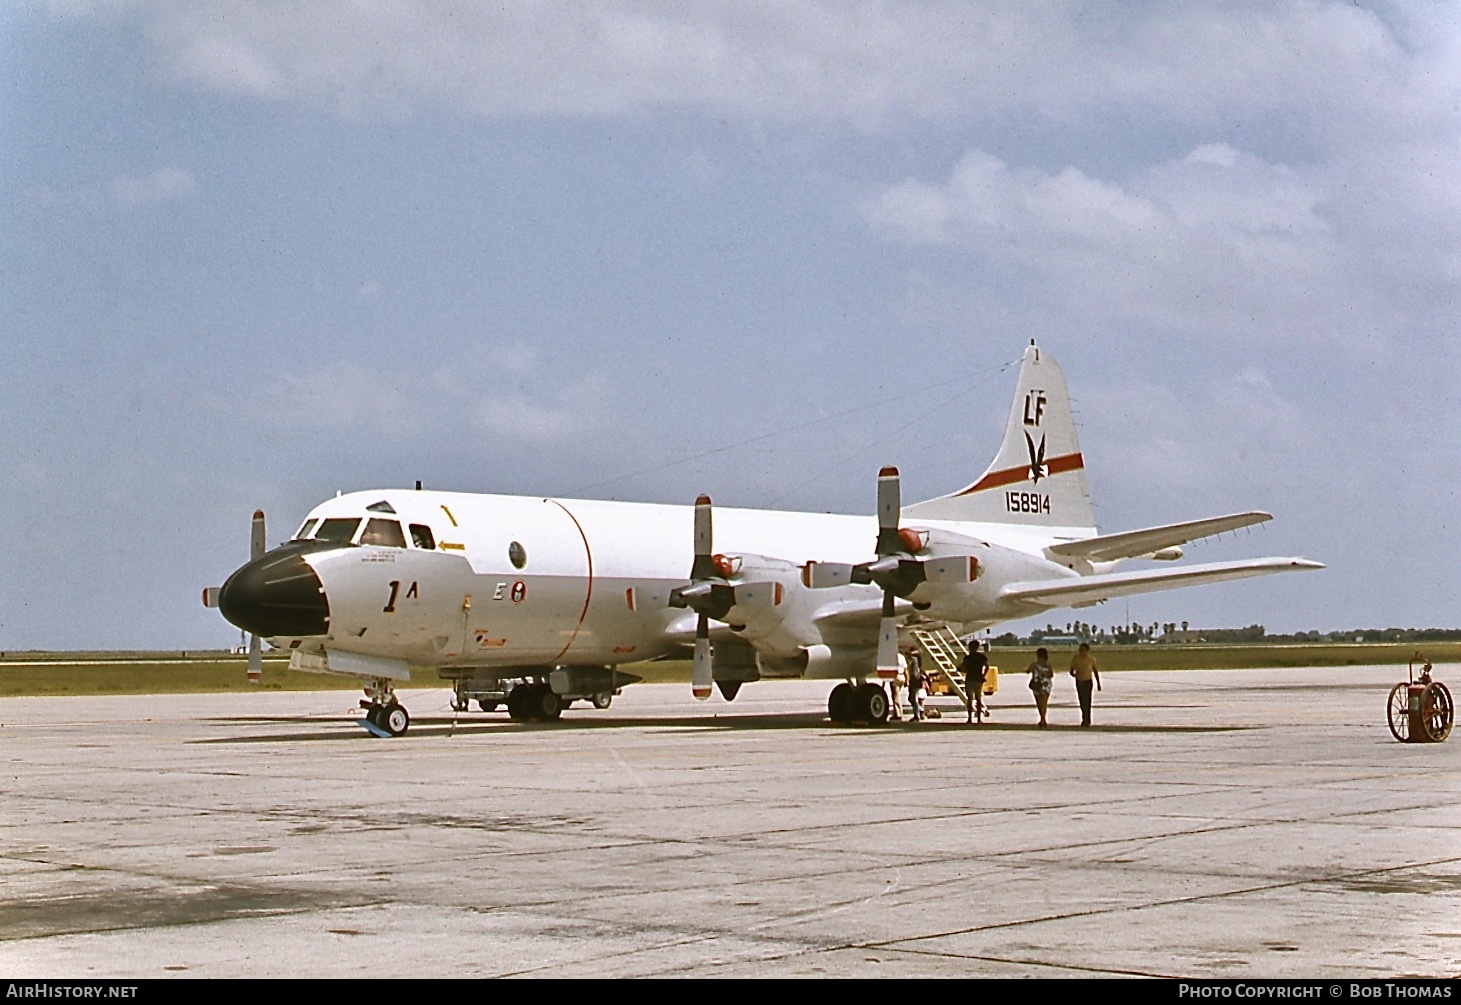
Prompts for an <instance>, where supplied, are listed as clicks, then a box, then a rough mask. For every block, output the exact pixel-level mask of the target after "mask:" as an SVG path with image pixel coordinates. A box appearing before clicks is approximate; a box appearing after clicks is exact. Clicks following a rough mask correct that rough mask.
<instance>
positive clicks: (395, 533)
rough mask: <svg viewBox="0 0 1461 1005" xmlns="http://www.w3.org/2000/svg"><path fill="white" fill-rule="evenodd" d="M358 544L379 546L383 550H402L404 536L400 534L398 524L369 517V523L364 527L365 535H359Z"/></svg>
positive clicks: (404, 543) (393, 521)
mask: <svg viewBox="0 0 1461 1005" xmlns="http://www.w3.org/2000/svg"><path fill="white" fill-rule="evenodd" d="M360 543H361V544H375V545H380V546H381V547H383V548H404V547H406V535H405V534H402V533H401V525H400V523H399V522H397V521H395V520H383V519H381V518H380V517H371V519H370V522H369V523H367V524H366V525H365V533H364V534H361V535H360Z"/></svg>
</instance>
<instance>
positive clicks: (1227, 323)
mask: <svg viewBox="0 0 1461 1005" xmlns="http://www.w3.org/2000/svg"><path fill="white" fill-rule="evenodd" d="M1448 173H1449V172H1448ZM1382 174H1383V175H1385V177H1384V178H1383V179H1382V178H1381V177H1380V175H1382ZM1414 175H1415V176H1414V177H1413V178H1410V179H1407V177H1406V175H1405V173H1404V172H1391V171H1386V170H1384V169H1382V168H1379V167H1377V165H1376V164H1375V163H1373V162H1372V161H1370V160H1365V159H1355V160H1352V161H1342V162H1334V163H1328V164H1322V165H1297V166H1294V165H1286V164H1278V163H1271V162H1268V161H1265V160H1263V159H1261V158H1259V157H1256V156H1253V155H1251V154H1245V153H1242V152H1240V151H1238V150H1235V149H1233V148H1232V147H1230V146H1226V145H1223V144H1205V145H1202V146H1199V147H1198V148H1196V149H1195V150H1193V151H1192V152H1191V153H1190V154H1188V155H1187V156H1185V157H1180V158H1176V159H1173V160H1169V161H1164V162H1161V163H1157V164H1153V165H1149V166H1147V167H1145V168H1141V169H1138V170H1137V171H1135V172H1134V173H1133V174H1132V176H1131V177H1130V178H1128V179H1126V180H1124V181H1122V182H1120V183H1115V182H1109V181H1103V180H1100V179H1097V178H1093V177H1091V176H1089V175H1087V174H1085V173H1084V172H1082V171H1081V170H1079V169H1078V168H1075V167H1066V168H1064V169H1062V170H1059V171H1055V172H1047V171H1042V170H1036V169H1030V168H1017V167H1012V166H1011V165H1009V164H1006V163H1005V162H1004V161H1002V160H1000V159H998V158H995V157H993V156H991V155H989V154H987V153H984V152H982V151H978V150H975V151H971V152H970V153H968V154H966V155H965V156H964V157H963V159H962V160H961V161H960V162H959V164H958V165H957V166H956V167H955V168H954V170H953V171H952V173H951V174H950V176H949V177H948V179H947V180H946V181H944V182H942V183H930V182H925V181H919V180H909V181H905V182H902V183H900V184H896V185H892V186H889V187H887V188H885V189H883V190H881V191H879V192H876V193H874V194H873V195H872V196H871V197H870V198H869V199H867V200H866V202H865V203H864V205H863V214H864V216H865V218H866V219H867V220H868V222H869V223H870V224H871V225H872V226H873V227H874V228H875V230H877V231H878V232H879V233H881V234H883V235H884V236H885V237H888V238H889V239H892V240H897V241H902V242H907V243H910V244H925V245H927V244H934V245H948V246H953V247H957V248H961V249H964V250H966V251H967V252H969V253H972V254H973V255H975V256H977V257H980V258H982V259H985V260H987V261H989V262H997V263H1000V264H1008V263H1014V264H1016V265H1018V266H1020V267H1021V268H1022V269H1023V271H1024V274H1025V275H1026V276H1027V277H1029V278H1030V280H1031V281H1032V282H1033V283H1034V284H1035V286H1036V289H1037V290H1038V293H1039V297H1040V298H1041V299H1043V300H1048V301H1053V302H1056V303H1059V304H1061V305H1062V306H1063V308H1064V311H1065V312H1066V313H1067V314H1068V315H1070V316H1078V317H1082V318H1087V319H1096V320H1099V321H1102V322H1111V323H1117V324H1128V323H1132V322H1135V323H1139V324H1142V325H1145V326H1149V327H1150V328H1152V329H1155V330H1161V331H1176V332H1182V333H1187V334H1198V335H1209V336H1218V337H1221V338H1224V339H1240V340H1245V341H1246V340H1258V341H1269V340H1273V339H1282V340H1285V341H1287V340H1293V339H1299V340H1307V341H1322V342H1337V343H1339V344H1342V345H1347V346H1350V347H1351V348H1355V347H1360V346H1364V345H1366V344H1367V343H1370V342H1373V341H1375V340H1379V341H1382V342H1383V341H1387V340H1391V339H1398V338H1404V337H1410V336H1413V335H1414V334H1415V333H1416V331H1417V330H1418V329H1419V330H1422V331H1427V332H1430V333H1436V332H1439V331H1443V330H1445V329H1447V328H1448V327H1449V326H1451V324H1452V322H1454V321H1455V320H1457V316H1456V311H1457V309H1458V308H1457V306H1456V305H1455V304H1454V303H1453V302H1452V299H1451V298H1449V297H1447V296H1445V295H1444V291H1445V289H1446V288H1447V287H1448V286H1449V284H1450V283H1451V282H1453V281H1454V278H1455V275H1456V270H1457V263H1458V257H1457V255H1456V253H1455V252H1454V251H1453V252H1449V253H1447V252H1444V251H1442V250H1441V249H1447V248H1450V249H1454V248H1457V247H1461V204H1458V201H1457V197H1456V195H1455V194H1454V193H1453V192H1450V191H1446V192H1442V191H1440V190H1438V189H1437V188H1436V183H1435V179H1434V178H1433V177H1432V176H1429V175H1421V174H1420V173H1414ZM1438 252H1440V253H1439V254H1438ZM1383 263H1393V264H1392V265H1390V266H1389V268H1387V269H1386V270H1385V272H1387V273H1389V274H1388V275H1377V272H1376V267H1377V265H1380V264H1383ZM1400 274H1404V275H1405V281H1404V282H1403V283H1399V284H1397V283H1396V282H1395V281H1394V279H1395V277H1396V276H1398V275H1400Z"/></svg>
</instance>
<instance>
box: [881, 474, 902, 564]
mask: <svg viewBox="0 0 1461 1005" xmlns="http://www.w3.org/2000/svg"><path fill="white" fill-rule="evenodd" d="M902 499H903V489H902V486H901V484H900V482H899V480H898V469H897V468H895V467H891V466H889V467H886V468H883V469H882V470H881V471H879V472H878V546H877V553H878V556H879V557H882V556H883V555H896V554H898V553H900V552H902V551H903V544H902V542H901V541H900V540H899V538H898V520H899V518H900V517H901V516H902V514H903V504H902Z"/></svg>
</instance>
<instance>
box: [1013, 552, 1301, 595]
mask: <svg viewBox="0 0 1461 1005" xmlns="http://www.w3.org/2000/svg"><path fill="white" fill-rule="evenodd" d="M1322 568H1324V565H1323V563H1321V562H1311V561H1309V560H1308V559H1304V558H1252V559H1247V560H1244V561H1240V562H1210V563H1208V564H1206V565H1189V566H1184V567H1183V568H1180V569H1152V570H1150V571H1145V570H1144V571H1141V572H1112V573H1106V574H1103V575H1099V576H1079V577H1073V578H1070V579H1054V580H1043V581H1041V582H1036V583H1011V584H1009V585H1008V586H1005V587H1002V588H1001V589H1000V591H999V597H1000V599H1001V600H1017V601H1024V602H1028V603H1031V604H1038V605H1040V606H1042V607H1080V606H1084V605H1086V604H1094V603H1096V602H1097V601H1101V600H1110V599H1111V598H1112V597H1130V596H1133V595H1135V594H1138V593H1155V592H1157V591H1159V590H1173V589H1176V588H1177V587H1179V586H1197V585H1199V584H1202V583H1221V582H1223V581H1225V580H1229V579H1247V578H1249V577H1250V576H1266V575H1268V574H1270V573H1274V572H1294V571H1298V570H1300V569H1322Z"/></svg>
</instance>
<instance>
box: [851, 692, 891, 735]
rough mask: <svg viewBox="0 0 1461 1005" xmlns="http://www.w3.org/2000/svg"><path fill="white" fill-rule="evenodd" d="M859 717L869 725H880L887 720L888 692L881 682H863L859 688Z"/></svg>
mask: <svg viewBox="0 0 1461 1005" xmlns="http://www.w3.org/2000/svg"><path fill="white" fill-rule="evenodd" d="M859 690H860V691H861V694H860V696H859V697H860V699H861V700H860V701H858V709H859V711H860V712H861V715H860V716H859V718H862V719H865V720H866V721H867V723H868V724H869V725H871V726H881V725H882V724H883V723H885V722H887V721H888V692H886V691H884V690H883V686H882V685H881V684H864V685H863V686H862V687H861V688H860V689H859Z"/></svg>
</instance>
